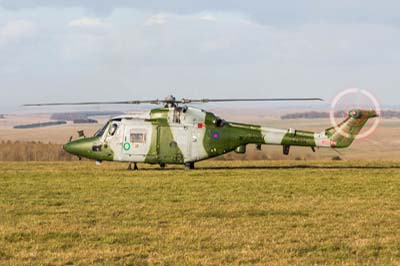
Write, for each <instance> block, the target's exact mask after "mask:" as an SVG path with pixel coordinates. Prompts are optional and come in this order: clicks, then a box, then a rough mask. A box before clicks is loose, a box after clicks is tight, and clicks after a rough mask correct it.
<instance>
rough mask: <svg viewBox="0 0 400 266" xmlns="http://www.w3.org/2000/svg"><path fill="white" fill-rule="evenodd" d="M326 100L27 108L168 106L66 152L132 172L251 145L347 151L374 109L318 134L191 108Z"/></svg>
mask: <svg viewBox="0 0 400 266" xmlns="http://www.w3.org/2000/svg"><path fill="white" fill-rule="evenodd" d="M278 101H322V99H320V98H270V99H181V100H177V99H176V98H175V97H173V96H172V95H171V96H168V97H167V98H165V99H164V100H158V99H157V100H146V101H119V102H81V103H47V104H27V105H24V106H60V105H109V104H155V105H163V106H162V107H159V108H155V109H152V110H150V112H149V114H148V116H147V118H144V119H143V118H142V119H139V118H137V117H133V116H131V115H122V116H118V117H114V118H112V119H111V120H109V121H108V122H107V123H106V124H105V125H104V126H103V127H102V128H101V129H100V130H98V131H97V132H96V133H95V135H94V136H93V137H85V136H84V133H83V132H80V133H79V135H80V138H79V139H77V140H72V137H71V139H70V141H69V142H68V143H66V144H65V145H64V146H63V148H64V150H65V151H66V152H68V153H70V154H73V155H76V156H78V157H79V158H82V157H83V158H88V159H92V160H96V161H97V162H98V163H101V162H102V161H118V162H128V163H129V169H131V165H132V164H134V170H137V169H138V167H137V163H149V164H159V165H160V167H161V168H165V166H166V165H167V164H183V165H184V166H185V169H194V166H195V162H198V161H201V160H205V159H209V158H212V157H216V156H219V155H222V154H225V153H228V152H231V151H235V152H236V153H245V152H246V145H248V144H255V145H257V149H261V145H263V144H269V145H281V146H282V147H283V154H285V155H288V154H289V151H290V147H291V146H303V147H311V149H312V150H313V151H315V148H319V147H323V148H346V147H349V146H350V145H351V143H352V142H353V140H354V139H355V137H356V135H357V134H358V133H359V132H360V131H361V129H362V128H363V126H364V125H365V124H366V123H367V121H368V119H370V118H373V117H376V116H377V112H376V111H373V110H361V109H357V110H352V111H350V112H349V113H348V117H347V118H346V119H345V120H344V121H343V122H342V123H340V124H338V125H336V126H334V127H331V128H328V129H326V130H324V131H322V132H318V133H314V132H310V131H303V130H297V129H293V128H290V129H287V130H282V129H274V128H268V127H263V126H260V125H250V124H243V123H238V122H231V121H226V120H224V119H222V118H220V117H218V116H216V115H215V114H213V113H211V112H207V111H204V110H202V109H198V108H194V107H190V106H188V104H193V103H211V102H278Z"/></svg>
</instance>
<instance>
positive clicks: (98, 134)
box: [94, 121, 110, 138]
mask: <svg viewBox="0 0 400 266" xmlns="http://www.w3.org/2000/svg"><path fill="white" fill-rule="evenodd" d="M109 124H110V121H108V122H107V124H105V125H104V127H102V128H101V129H99V130H98V131H97V132H96V134H94V136H95V137H98V138H100V137H102V136H103V135H104V132H105V131H106V129H107V128H108V125H109Z"/></svg>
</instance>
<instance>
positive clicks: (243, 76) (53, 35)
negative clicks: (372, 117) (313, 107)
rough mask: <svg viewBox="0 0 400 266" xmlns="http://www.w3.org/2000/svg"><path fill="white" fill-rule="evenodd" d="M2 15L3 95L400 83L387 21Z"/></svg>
mask: <svg viewBox="0 0 400 266" xmlns="http://www.w3.org/2000/svg"><path fill="white" fill-rule="evenodd" d="M0 1H1V0H0ZM15 2H17V1H15ZM73 2H74V1H73V0H72V3H73ZM49 4H51V3H50V2H49ZM216 5H217V4H216ZM185 11H186V10H185ZM1 12H3V13H1ZM5 13H6V15H5V16H0V36H1V37H0V39H1V40H6V39H8V40H11V39H14V40H22V41H18V42H15V43H10V44H11V45H7V44H5V45H2V46H0V48H2V49H0V58H1V62H0V77H1V80H2V84H3V85H2V86H3V87H7V88H10V91H11V93H10V96H9V97H11V100H10V102H12V101H14V102H18V101H19V103H23V101H25V102H27V101H42V100H43V99H45V100H49V101H51V100H79V97H82V98H85V99H87V100H97V99H105V98H113V99H116V98H119V97H128V98H129V97H135V98H148V97H149V91H151V92H152V93H154V94H155V95H157V96H160V97H161V96H163V95H167V94H169V93H177V94H180V95H179V96H187V95H188V94H190V95H191V96H193V97H195V96H198V97H203V96H209V95H214V96H219V97H222V96H224V95H230V94H234V95H233V96H235V97H240V96H243V95H242V94H243V89H246V93H247V94H248V95H251V96H254V97H257V96H260V97H261V96H270V97H279V96H282V97H285V96H293V93H295V92H294V88H296V89H298V90H299V91H298V94H300V96H301V95H315V96H324V97H325V98H327V97H329V94H330V93H331V92H332V89H341V88H345V86H348V85H351V86H358V87H363V86H364V85H365V87H366V88H371V87H373V86H375V87H376V88H379V89H380V91H379V92H380V93H382V94H384V95H386V96H381V98H382V99H383V100H387V99H388V100H389V101H390V100H391V99H393V100H392V101H394V99H395V97H393V96H392V95H393V91H395V90H396V89H397V87H398V85H399V84H400V78H399V77H398V75H397V73H396V69H398V68H399V65H400V56H399V53H398V47H399V46H400V29H399V28H398V27H397V26H396V25H395V24H379V23H376V24H374V23H371V22H348V21H340V22H338V23H332V22H329V23H328V22H326V21H317V22H304V23H301V24H298V25H297V24H293V25H290V26H287V25H285V26H282V25H280V24H269V23H260V22H259V21H258V20H257V19H255V18H254V17H253V16H249V15H248V13H238V12H227V11H220V12H217V11H213V10H202V11H199V12H193V13H186V12H183V11H182V12H177V13H174V12H168V11H166V10H158V11H153V10H147V9H143V10H138V9H131V8H118V9H116V10H115V11H114V12H113V13H112V14H111V15H110V16H109V17H107V18H105V17H103V16H96V15H95V14H93V13H92V14H88V13H86V12H85V11H83V10H81V9H74V8H72V9H69V8H68V9H64V8H44V9H39V10H38V9H26V10H19V11H4V10H0V14H1V15H3V14H5ZM150 25H152V26H150ZM156 25H162V26H156ZM99 32H100V33H102V34H98V33H99ZM4 43H5V42H4ZM4 43H3V44H4ZM4 47H6V48H4ZM21 76H22V77H24V78H23V79H21ZM27 88H29V89H30V90H29V91H28V89H27ZM110 88H111V89H110ZM172 88H174V89H175V90H174V91H171V90H172ZM321 91H322V92H323V95H321V93H322V92H321ZM12 95H14V96H12ZM20 95H22V96H20ZM93 95H96V96H93ZM116 95H117V96H116ZM118 95H119V96H118ZM327 95H328V96H327ZM21 97H25V99H23V98H21ZM51 97H53V98H51ZM74 97H75V98H74ZM93 97H96V99H94V98H93ZM397 98H398V97H397ZM3 101H4V100H3ZM21 101H22V102H21Z"/></svg>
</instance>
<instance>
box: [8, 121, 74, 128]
mask: <svg viewBox="0 0 400 266" xmlns="http://www.w3.org/2000/svg"><path fill="white" fill-rule="evenodd" d="M65 124H67V122H66V121H52V122H42V123H33V124H26V125H16V126H14V128H17V129H27V128H38V127H50V126H58V125H65Z"/></svg>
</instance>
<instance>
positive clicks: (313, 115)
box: [281, 110, 400, 120]
mask: <svg viewBox="0 0 400 266" xmlns="http://www.w3.org/2000/svg"><path fill="white" fill-rule="evenodd" d="M329 115H330V113H328V112H316V111H310V112H300V113H291V114H286V115H282V116H281V119H282V120H286V119H320V118H329ZM346 116H347V113H346V112H344V111H339V112H336V113H335V117H346ZM381 117H382V118H386V119H390V118H400V112H399V111H393V110H385V111H382V112H381Z"/></svg>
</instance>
